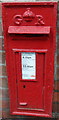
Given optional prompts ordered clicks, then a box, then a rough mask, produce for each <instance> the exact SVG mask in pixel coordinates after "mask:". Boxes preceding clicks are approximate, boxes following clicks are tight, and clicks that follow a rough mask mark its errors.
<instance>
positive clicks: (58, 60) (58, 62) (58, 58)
mask: <svg viewBox="0 0 59 120" xmlns="http://www.w3.org/2000/svg"><path fill="white" fill-rule="evenodd" d="M57 65H59V54H58V55H57Z"/></svg>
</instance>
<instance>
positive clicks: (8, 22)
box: [2, 2, 57, 117]
mask: <svg viewBox="0 0 59 120" xmlns="http://www.w3.org/2000/svg"><path fill="white" fill-rule="evenodd" d="M47 11H48V12H47ZM56 12H57V2H29V3H28V2H27V3H21V2H20V3H2V17H3V28H4V43H5V50H6V63H7V73H8V84H9V95H10V113H11V114H12V115H29V116H30V115H31V116H42V117H52V97H53V86H54V53H55V48H56V47H55V46H56ZM24 52H25V53H31V52H32V53H35V59H36V60H35V61H36V62H35V69H36V74H35V76H36V77H35V79H23V78H22V53H24ZM26 62H27V61H26Z"/></svg>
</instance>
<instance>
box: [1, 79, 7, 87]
mask: <svg viewBox="0 0 59 120" xmlns="http://www.w3.org/2000/svg"><path fill="white" fill-rule="evenodd" d="M1 81H2V87H6V88H8V80H7V78H2V79H1Z"/></svg>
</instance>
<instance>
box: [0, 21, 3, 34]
mask: <svg viewBox="0 0 59 120" xmlns="http://www.w3.org/2000/svg"><path fill="white" fill-rule="evenodd" d="M2 35H3V32H2V24H1V23H0V36H2Z"/></svg>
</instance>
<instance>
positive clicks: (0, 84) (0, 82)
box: [0, 78, 2, 87]
mask: <svg viewBox="0 0 59 120" xmlns="http://www.w3.org/2000/svg"><path fill="white" fill-rule="evenodd" d="M0 87H2V79H1V78H0Z"/></svg>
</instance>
